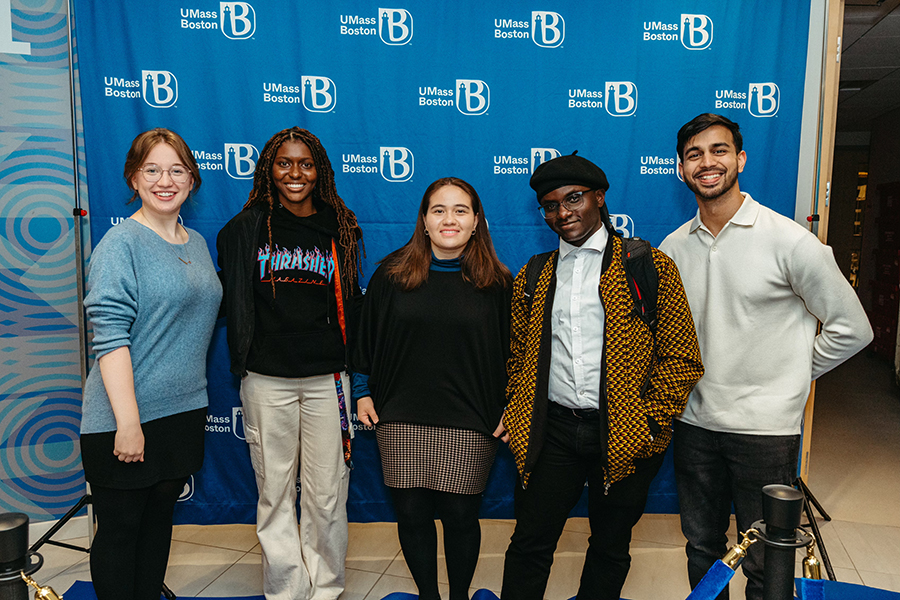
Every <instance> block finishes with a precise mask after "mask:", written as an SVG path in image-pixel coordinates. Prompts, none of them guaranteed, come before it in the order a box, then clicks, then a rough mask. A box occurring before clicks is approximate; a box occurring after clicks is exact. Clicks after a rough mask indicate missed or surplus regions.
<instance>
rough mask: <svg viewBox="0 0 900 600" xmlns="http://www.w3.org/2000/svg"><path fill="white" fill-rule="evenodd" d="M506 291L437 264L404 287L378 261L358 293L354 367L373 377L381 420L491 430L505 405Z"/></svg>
mask: <svg viewBox="0 0 900 600" xmlns="http://www.w3.org/2000/svg"><path fill="white" fill-rule="evenodd" d="M510 293H511V292H510V290H509V289H502V288H499V287H498V288H492V289H489V290H485V291H478V290H476V289H475V288H474V287H473V286H472V285H471V284H469V283H466V282H465V280H463V277H462V273H461V272H459V271H455V272H446V271H434V270H432V271H430V272H429V273H428V280H427V281H426V282H425V283H424V284H423V285H422V286H420V287H419V288H417V289H415V290H412V291H408V292H405V291H402V290H400V288H399V287H397V286H396V285H394V284H392V283H391V282H390V281H389V280H388V278H387V277H386V275H385V269H384V267H379V268H378V269H377V270H376V271H375V273H374V274H373V275H372V279H371V280H370V282H369V286H368V288H367V290H366V295H365V297H364V300H363V309H362V319H361V323H360V330H359V344H358V346H357V361H356V362H357V363H358V364H357V365H356V366H357V370H358V371H359V372H360V373H364V374H367V375H369V376H370V379H369V388H370V389H371V392H372V398H373V400H374V402H375V411H376V412H377V413H378V418H379V420H380V422H383V423H388V422H403V423H417V424H421V425H433V426H440V427H456V428H460V429H470V430H475V431H479V432H482V433H485V434H488V435H490V434H492V433H493V432H494V430H495V429H496V427H497V424H498V423H499V422H500V417H501V415H502V414H503V408H504V405H505V404H506V400H505V386H506V358H507V356H508V354H509V306H510Z"/></svg>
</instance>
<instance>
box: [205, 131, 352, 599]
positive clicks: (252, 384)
mask: <svg viewBox="0 0 900 600" xmlns="http://www.w3.org/2000/svg"><path fill="white" fill-rule="evenodd" d="M361 245H362V231H361V230H360V228H359V225H358V224H357V222H356V216H355V215H354V214H353V211H351V210H350V209H349V208H347V206H346V205H345V204H344V201H343V200H342V199H341V197H340V196H339V195H338V193H337V189H336V188H335V183H334V170H333V169H332V167H331V162H330V161H329V160H328V155H327V154H326V152H325V148H323V147H322V144H321V142H320V141H319V139H318V138H317V137H316V136H314V135H313V134H311V133H310V132H309V131H306V130H305V129H300V128H298V127H293V128H291V129H285V130H283V131H280V132H278V133H277V134H275V135H274V136H273V137H272V138H271V139H270V140H269V141H268V142H267V143H266V145H265V147H264V148H263V150H262V152H261V153H260V157H259V161H258V162H257V164H256V172H255V173H254V176H253V189H252V190H251V192H250V199H249V200H248V201H247V203H246V204H245V205H244V208H243V210H242V211H241V212H240V213H238V214H237V215H236V216H235V217H234V218H233V219H231V221H229V222H228V224H227V225H225V227H224V228H222V231H220V232H219V236H218V238H217V241H216V246H217V248H218V253H219V266H220V267H221V269H222V272H221V274H222V280H223V283H224V288H225V296H224V309H225V313H226V319H227V327H228V346H229V350H230V353H231V371H232V372H233V373H234V374H236V375H238V376H239V377H241V404H242V405H243V411H244V431H245V435H246V439H247V444H248V445H249V447H250V459H251V462H252V464H253V470H254V473H255V474H256V484H257V487H258V488H259V504H258V505H257V517H256V533H257V536H258V537H259V543H260V547H261V549H262V563H263V590H264V592H265V596H266V599H267V600H296V599H298V598H304V599H305V598H310V599H314V600H334V599H336V598H337V597H338V596H340V594H341V592H342V591H343V589H344V560H345V558H346V554H347V507H346V504H347V486H348V482H349V469H348V466H349V464H350V437H351V433H352V429H351V428H350V426H349V420H348V418H347V409H348V407H349V401H350V386H349V382H348V375H347V374H348V359H347V355H348V353H347V348H349V347H350V346H349V344H350V341H351V339H352V337H353V333H354V331H355V324H356V321H357V312H358V306H359V302H360V298H361V295H360V290H359V285H358V282H357V276H358V272H359V271H358V265H359V258H360V251H361ZM298 469H299V487H300V489H301V492H300V529H299V532H298V529H297V510H296V500H297V485H296V481H297V478H298Z"/></svg>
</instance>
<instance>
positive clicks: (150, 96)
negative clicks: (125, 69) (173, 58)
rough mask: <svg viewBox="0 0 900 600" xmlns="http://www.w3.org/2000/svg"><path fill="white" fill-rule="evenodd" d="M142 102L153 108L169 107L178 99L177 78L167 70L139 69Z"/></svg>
mask: <svg viewBox="0 0 900 600" xmlns="http://www.w3.org/2000/svg"><path fill="white" fill-rule="evenodd" d="M141 80H142V81H143V92H144V93H143V96H144V102H146V103H147V104H149V105H150V106H152V107H153V108H170V107H172V106H175V102H177V101H178V80H177V79H175V76H174V75H173V74H172V73H170V72H169V71H141Z"/></svg>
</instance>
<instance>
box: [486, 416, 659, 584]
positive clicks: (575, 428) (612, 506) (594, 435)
mask: <svg viewBox="0 0 900 600" xmlns="http://www.w3.org/2000/svg"><path fill="white" fill-rule="evenodd" d="M602 451H603V447H602V441H601V439H600V430H599V424H598V423H597V421H596V420H590V419H587V420H586V419H581V418H579V417H577V416H575V415H574V414H572V412H571V411H567V409H563V408H562V407H559V406H558V405H554V404H552V403H551V410H550V411H549V414H548V418H547V431H546V439H545V441H544V447H543V448H542V450H541V454H540V456H539V457H538V461H537V464H536V465H535V467H534V470H533V471H532V473H531V476H530V478H529V480H528V487H527V489H522V486H521V485H518V486H517V487H516V493H515V515H516V529H515V532H514V533H513V535H512V539H511V540H510V544H509V549H508V550H507V551H506V563H505V565H504V569H503V589H502V591H501V598H503V600H541V599H542V598H543V597H544V591H545V590H546V588H547V579H548V578H549V577H550V567H551V565H552V564H553V552H554V551H555V550H556V545H557V542H558V541H559V537H560V535H562V531H563V528H564V527H565V524H566V520H567V519H568V517H569V512H570V511H571V510H572V508H573V507H574V506H575V504H577V503H578V500H579V498H580V497H581V494H582V492H583V490H584V484H585V482H587V484H588V486H589V490H590V491H589V497H588V517H589V521H590V526H591V537H590V539H589V541H588V550H587V554H586V556H585V560H584V568H583V570H582V573H581V585H580V587H579V589H578V596H577V598H578V600H587V599H590V600H619V597H620V594H621V591H622V586H624V585H625V577H626V576H627V575H628V569H629V567H630V566H631V555H630V554H629V552H628V549H629V546H630V544H631V530H632V528H633V527H634V525H635V524H636V523H637V522H638V520H640V518H641V515H643V513H644V506H645V505H646V503H647V492H648V491H649V489H650V483H651V482H652V481H653V478H654V477H655V476H656V473H657V471H659V467H660V466H661V465H662V460H663V455H662V454H658V455H655V456H652V457H650V458H647V459H642V460H638V461H636V463H635V464H636V467H637V472H635V473H634V474H632V475H631V476H629V477H628V478H626V479H624V480H622V481H619V482H616V483H615V484H613V485H612V486H610V488H609V490H608V492H607V493H604V491H605V490H604V481H603V468H602V466H601V462H602V461H601V452H602Z"/></svg>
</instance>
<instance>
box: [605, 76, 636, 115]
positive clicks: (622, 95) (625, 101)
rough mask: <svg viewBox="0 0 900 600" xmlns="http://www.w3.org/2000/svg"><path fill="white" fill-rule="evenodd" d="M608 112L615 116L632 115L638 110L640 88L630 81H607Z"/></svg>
mask: <svg viewBox="0 0 900 600" xmlns="http://www.w3.org/2000/svg"><path fill="white" fill-rule="evenodd" d="M605 89H606V112H608V113H609V114H611V115H612V116H614V117H630V116H631V115H633V114H634V113H635V111H636V110H637V101H638V90H637V86H636V85H634V84H633V83H632V82H630V81H607V82H606V85H605Z"/></svg>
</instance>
